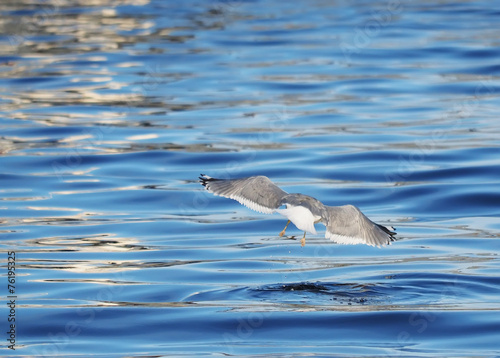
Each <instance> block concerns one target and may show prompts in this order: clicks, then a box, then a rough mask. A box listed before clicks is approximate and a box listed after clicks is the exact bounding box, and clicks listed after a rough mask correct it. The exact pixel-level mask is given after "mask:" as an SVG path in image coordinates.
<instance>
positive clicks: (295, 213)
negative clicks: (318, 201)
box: [276, 205, 320, 235]
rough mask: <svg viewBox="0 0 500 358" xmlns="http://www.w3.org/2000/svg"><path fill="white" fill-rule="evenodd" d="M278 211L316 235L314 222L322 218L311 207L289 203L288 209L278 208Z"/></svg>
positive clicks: (300, 228)
mask: <svg viewBox="0 0 500 358" xmlns="http://www.w3.org/2000/svg"><path fill="white" fill-rule="evenodd" d="M276 211H277V212H278V213H280V214H281V215H283V216H284V217H286V218H287V219H288V220H290V221H291V222H292V223H293V224H294V225H295V226H297V228H298V229H299V230H302V231H307V232H309V233H311V234H313V235H316V229H315V228H314V223H315V222H316V221H318V220H319V219H320V218H319V217H315V216H314V215H313V214H312V213H311V211H310V210H309V209H307V208H305V207H303V206H290V205H287V206H286V209H277V210H276Z"/></svg>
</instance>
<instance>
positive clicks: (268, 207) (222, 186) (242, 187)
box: [200, 174, 288, 214]
mask: <svg viewBox="0 0 500 358" xmlns="http://www.w3.org/2000/svg"><path fill="white" fill-rule="evenodd" d="M200 183H201V184H202V185H203V186H204V187H205V188H207V190H208V191H209V192H211V193H213V194H215V195H219V196H223V197H226V198H230V199H234V200H236V201H238V202H239V203H240V204H243V205H245V206H246V207H248V208H250V209H252V210H255V211H258V212H261V213H264V214H271V213H273V212H274V211H276V209H277V208H279V207H280V205H281V200H282V199H283V197H284V196H285V195H287V194H288V193H287V192H286V191H284V190H281V189H280V188H279V187H278V186H276V185H275V184H274V183H273V182H272V181H271V180H269V178H268V177H265V176H262V175H259V176H254V177H248V178H240V179H215V178H211V177H209V176H208V175H204V174H201V176H200Z"/></svg>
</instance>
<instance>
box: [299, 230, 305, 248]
mask: <svg viewBox="0 0 500 358" xmlns="http://www.w3.org/2000/svg"><path fill="white" fill-rule="evenodd" d="M300 246H302V247H304V246H306V232H305V231H304V237H303V238H302V239H301V240H300Z"/></svg>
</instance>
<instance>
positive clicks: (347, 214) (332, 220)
mask: <svg viewBox="0 0 500 358" xmlns="http://www.w3.org/2000/svg"><path fill="white" fill-rule="evenodd" d="M322 221H323V223H324V224H325V225H326V233H325V237H326V238H328V239H330V240H333V241H335V242H338V243H340V244H367V245H370V246H383V245H389V244H390V243H391V241H394V240H395V239H394V236H395V235H396V232H394V231H393V230H394V228H393V227H390V226H388V227H386V226H382V225H379V224H376V223H374V222H373V221H371V220H370V219H368V218H367V217H366V216H365V215H364V214H363V213H362V212H361V211H360V210H359V209H358V208H357V207H355V206H353V205H344V206H325V211H324V212H323V216H322Z"/></svg>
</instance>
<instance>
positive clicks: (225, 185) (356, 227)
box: [199, 174, 396, 247]
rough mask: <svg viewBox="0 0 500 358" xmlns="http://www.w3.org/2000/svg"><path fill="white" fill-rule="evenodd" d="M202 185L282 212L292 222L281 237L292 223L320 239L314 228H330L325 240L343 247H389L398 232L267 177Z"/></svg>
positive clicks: (257, 208)
mask: <svg viewBox="0 0 500 358" xmlns="http://www.w3.org/2000/svg"><path fill="white" fill-rule="evenodd" d="M199 178H200V183H201V184H202V185H203V186H204V187H205V188H206V189H207V190H208V191H209V192H211V193H213V194H215V195H219V196H223V197H225V198H230V199H234V200H236V201H238V202H239V203H240V204H243V205H245V206H246V207H248V208H250V209H252V210H255V211H258V212H260V213H264V214H272V213H274V212H278V213H280V214H281V215H283V216H285V217H286V218H287V219H288V222H287V224H286V226H285V228H284V229H283V230H282V231H281V232H280V234H279V236H283V235H284V234H285V231H286V228H287V227H288V225H289V224H290V222H292V223H293V224H294V225H295V226H296V227H297V228H298V229H299V230H302V231H304V237H303V238H302V240H301V244H302V246H304V245H305V240H306V233H308V232H309V233H311V234H314V235H316V229H315V228H314V224H316V223H319V222H321V223H323V224H324V225H325V226H326V232H325V237H326V238H327V239H330V240H332V241H335V242H337V243H340V244H352V245H355V244H367V245H370V246H378V247H380V246H383V245H389V244H390V243H391V241H394V240H395V238H394V237H395V235H396V232H395V231H394V230H395V229H394V228H393V227H391V226H383V225H379V224H376V223H374V222H373V221H371V220H370V219H368V218H367V217H366V216H365V215H364V214H363V213H362V212H361V211H360V210H359V209H358V208H357V207H355V206H353V205H344V206H327V205H323V203H321V202H320V201H319V200H317V199H315V198H313V197H311V196H308V195H304V194H289V193H287V192H286V191H284V190H282V189H280V188H279V187H278V186H277V185H275V184H274V183H273V182H272V181H271V180H270V179H269V178H268V177H265V176H263V175H259V176H252V177H248V178H240V179H216V178H212V177H209V176H208V175H205V174H201V176H200V177H199Z"/></svg>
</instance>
